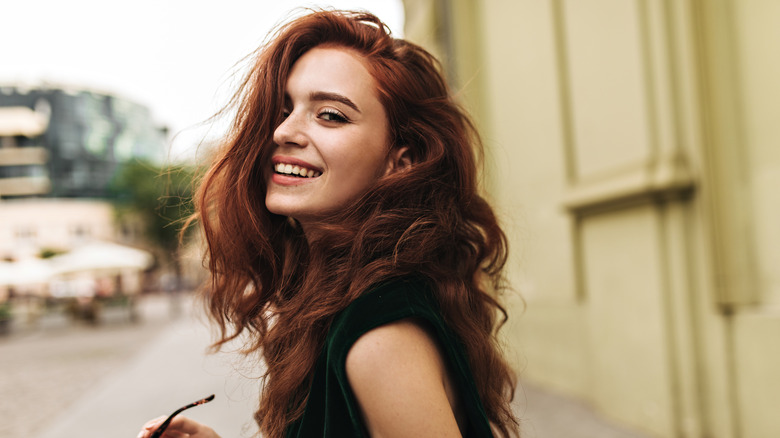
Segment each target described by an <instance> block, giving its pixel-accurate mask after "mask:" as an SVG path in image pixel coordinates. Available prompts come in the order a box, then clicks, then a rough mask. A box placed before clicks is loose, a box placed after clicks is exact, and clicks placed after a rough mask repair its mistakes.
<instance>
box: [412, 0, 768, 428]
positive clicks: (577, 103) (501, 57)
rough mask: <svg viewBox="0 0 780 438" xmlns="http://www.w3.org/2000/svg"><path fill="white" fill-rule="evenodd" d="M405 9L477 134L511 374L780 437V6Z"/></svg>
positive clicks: (668, 419)
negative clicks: (503, 265)
mask: <svg viewBox="0 0 780 438" xmlns="http://www.w3.org/2000/svg"><path fill="white" fill-rule="evenodd" d="M404 5H405V8H406V14H407V18H406V23H407V24H406V35H407V37H409V38H410V39H412V40H416V41H418V42H420V43H421V44H423V45H425V46H426V47H429V48H431V49H432V50H433V51H434V52H436V53H438V54H439V55H440V56H441V57H442V59H443V60H444V65H445V68H446V69H447V71H448V73H449V74H450V76H451V78H452V79H453V81H454V84H455V86H456V88H457V89H458V90H459V91H460V95H461V96H462V98H463V100H464V101H465V103H466V104H467V105H468V106H469V107H470V109H471V110H472V112H473V113H474V115H475V118H476V120H477V123H478V125H479V126H480V127H481V131H482V134H483V139H484V140H485V144H486V148H487V154H488V163H487V165H486V168H485V169H486V175H485V176H486V179H487V184H488V188H489V193H490V194H491V196H493V197H494V200H495V202H496V204H497V206H498V210H499V212H500V213H501V214H502V215H503V216H504V222H505V223H506V226H507V230H508V232H509V234H510V239H511V244H512V247H511V250H512V258H511V260H510V262H509V266H508V270H509V276H510V280H511V281H512V284H513V285H514V286H515V288H516V289H517V290H518V292H519V293H520V295H522V297H523V298H524V299H525V301H526V302H525V303H523V302H521V300H519V299H510V326H509V328H508V330H507V331H508V342H509V344H510V345H511V346H512V348H513V350H514V351H515V364H516V366H517V368H518V370H521V380H528V381H534V382H538V383H541V384H544V385H546V386H548V387H552V388H555V389H557V390H559V391H562V392H565V393H568V394H571V395H574V396H577V397H579V398H581V399H583V400H585V401H587V402H589V403H590V404H592V405H593V406H595V407H596V408H597V409H598V410H600V411H602V412H603V413H605V414H606V415H608V416H610V417H612V418H613V419H615V420H618V421H620V422H622V423H624V424H626V425H628V426H632V427H634V428H637V429H641V430H644V431H646V432H648V433H650V434H652V435H653V436H658V437H669V438H671V437H686V438H704V437H709V438H726V437H730V438H737V437H740V438H763V437H770V436H780V416H778V415H776V410H777V407H778V406H780V378H778V374H777V370H780V342H779V341H778V339H780V190H779V188H780V123H778V115H780V82H778V79H777V78H778V77H780V2H771V1H759V0H740V1H736V0H724V1H718V2H708V1H694V0H680V1H667V2H642V1H626V0H539V1H526V0H520V1H518V0H486V1H469V0H452V1H447V0H406V1H404ZM510 298H511V297H510ZM521 397H522V396H521Z"/></svg>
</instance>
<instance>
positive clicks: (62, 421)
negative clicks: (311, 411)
mask: <svg viewBox="0 0 780 438" xmlns="http://www.w3.org/2000/svg"><path fill="white" fill-rule="evenodd" d="M209 339H210V337H209V333H208V331H207V330H206V328H205V327H204V325H203V324H202V323H200V322H198V321H195V319H193V318H192V317H190V316H189V315H188V314H187V313H185V314H184V315H182V317H181V319H180V321H178V322H177V323H175V324H173V325H172V326H171V327H169V328H167V329H166V330H165V331H164V332H163V333H162V334H161V335H160V336H159V337H158V338H157V339H155V341H153V342H152V343H151V344H150V345H149V346H148V347H146V349H145V350H144V351H143V352H142V353H140V354H139V355H138V356H137V357H136V358H134V359H133V360H132V361H131V362H130V363H129V364H128V365H127V366H126V367H125V368H124V369H117V370H116V372H115V373H113V374H112V375H111V376H110V377H108V378H107V379H106V380H105V381H103V382H101V383H100V384H99V385H97V386H96V388H94V390H92V391H90V392H88V393H86V394H79V395H76V396H77V397H79V400H78V401H77V402H76V403H74V404H73V405H72V406H71V407H70V408H69V409H67V410H66V411H64V412H62V413H61V415H60V417H59V418H57V419H55V420H53V421H52V423H51V425H50V426H49V427H48V428H47V429H46V430H45V431H43V433H41V434H39V435H38V436H37V438H73V437H80V438H106V437H112V438H113V437H116V438H122V437H128V438H130V437H135V436H136V435H137V434H138V432H139V431H140V429H141V426H142V425H143V424H144V423H145V422H146V421H147V420H149V419H152V418H155V417H158V416H161V415H168V414H170V413H172V412H173V411H175V410H176V409H178V408H179V407H181V406H184V405H186V404H188V403H190V402H193V401H195V400H198V399H201V398H203V397H206V396H208V395H210V394H215V395H216V398H215V399H214V401H212V402H211V403H208V404H206V405H203V406H198V407H195V408H193V409H190V410H188V411H187V413H186V415H187V416H189V417H191V418H193V419H195V420H197V421H201V422H203V423H206V424H208V425H210V426H211V427H213V428H214V429H215V430H216V431H217V432H218V433H219V434H220V435H221V436H223V437H225V438H232V437H249V436H252V434H253V433H254V432H255V431H256V430H257V427H256V426H255V424H254V420H253V418H252V415H253V412H254V407H255V405H256V404H257V391H258V386H259V383H258V381H257V380H256V379H250V378H248V377H249V373H246V376H247V377H244V376H242V375H241V374H242V373H241V370H240V369H237V368H236V367H237V365H235V364H236V359H237V357H236V356H235V355H231V354H227V353H224V354H223V353H220V354H217V355H205V354H204V351H205V349H206V347H207V346H208V344H209ZM244 368H246V369H249V366H248V364H247V365H246V366H245V367H244ZM252 374H253V375H255V376H257V375H259V372H257V371H256V370H255V371H252Z"/></svg>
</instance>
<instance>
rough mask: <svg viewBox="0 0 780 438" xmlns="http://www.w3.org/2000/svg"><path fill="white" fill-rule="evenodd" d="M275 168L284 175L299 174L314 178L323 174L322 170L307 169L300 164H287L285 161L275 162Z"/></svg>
mask: <svg viewBox="0 0 780 438" xmlns="http://www.w3.org/2000/svg"><path fill="white" fill-rule="evenodd" d="M274 170H275V171H276V172H277V173H281V174H284V175H298V176H301V177H304V178H314V177H317V176H320V175H322V172H318V171H316V170H313V169H306V168H304V167H301V166H298V165H293V164H285V163H276V164H274Z"/></svg>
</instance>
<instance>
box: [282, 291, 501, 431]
mask: <svg viewBox="0 0 780 438" xmlns="http://www.w3.org/2000/svg"><path fill="white" fill-rule="evenodd" d="M438 308H439V307H438V304H437V301H436V299H435V297H434V296H433V294H432V292H431V291H430V289H429V287H428V286H427V285H426V284H425V283H424V282H423V281H421V280H419V279H412V278H402V279H396V280H393V281H390V282H387V283H384V284H381V285H380V286H378V287H375V288H373V289H371V290H370V291H369V292H368V293H366V294H364V295H363V296H361V297H360V298H358V299H357V300H355V301H354V302H353V303H352V304H350V305H349V306H348V307H347V308H346V309H344V311H342V312H341V313H340V314H339V315H337V316H336V318H335V319H334V320H333V324H332V325H331V328H330V330H329V331H328V335H327V337H326V339H325V344H324V346H323V350H322V353H321V354H320V357H319V359H318V360H317V363H316V365H315V370H314V377H313V380H312V386H311V391H310V392H309V398H308V402H307V404H306V408H305V411H304V413H303V416H302V417H301V418H300V419H298V420H297V421H296V422H294V423H293V424H291V425H290V427H289V428H288V429H287V433H286V435H287V437H288V438H304V437H306V438H309V437H367V436H368V431H367V429H366V426H365V424H364V423H363V419H362V417H361V414H360V407H359V406H358V402H357V399H356V398H355V395H354V393H353V392H352V389H351V388H350V386H349V381H348V380H347V371H346V360H347V353H348V352H349V349H350V348H351V347H352V344H354V343H355V341H356V340H357V339H358V338H359V337H360V336H361V335H363V334H364V333H366V332H368V331H369V330H371V329H373V328H376V327H379V326H381V325H384V324H388V323H391V322H394V321H398V320H401V319H404V318H410V317H414V318H418V319H419V320H421V321H425V322H426V323H427V324H429V326H430V328H431V329H432V330H431V332H432V333H434V334H435V335H436V338H437V341H438V342H439V344H440V345H441V347H442V351H443V352H444V354H445V355H446V357H445V360H446V361H447V362H448V366H449V367H450V370H451V371H452V374H453V379H454V384H455V385H456V387H457V388H458V391H459V394H460V398H461V402H462V403H463V407H464V411H465V414H466V417H467V422H468V425H467V430H466V434H465V436H467V437H492V436H493V435H492V433H491V431H490V425H489V423H488V419H487V416H486V414H485V410H484V408H483V406H482V402H481V401H480V398H479V393H478V392H477V388H476V385H475V384H474V379H473V377H472V374H471V371H470V369H469V365H468V360H467V359H466V354H465V351H464V349H463V346H462V345H461V343H460V341H459V340H458V338H457V337H456V336H455V335H454V333H453V332H452V331H451V330H450V329H449V328H448V327H447V325H446V324H445V323H444V320H443V319H442V317H441V315H440V312H439V311H438Z"/></svg>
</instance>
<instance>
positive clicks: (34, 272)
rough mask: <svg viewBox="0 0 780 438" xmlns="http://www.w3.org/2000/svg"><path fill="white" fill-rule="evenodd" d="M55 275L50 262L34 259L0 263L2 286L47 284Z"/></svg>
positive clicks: (0, 283) (0, 282) (0, 281)
mask: <svg viewBox="0 0 780 438" xmlns="http://www.w3.org/2000/svg"><path fill="white" fill-rule="evenodd" d="M53 274H54V271H53V270H52V265H51V263H50V262H49V261H48V260H42V259H38V258H34V257H29V258H24V259H21V260H18V261H16V262H10V263H9V262H2V263H0V285H2V286H29V285H40V284H45V283H47V282H48V281H49V279H50V278H51V276H52V275H53Z"/></svg>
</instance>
